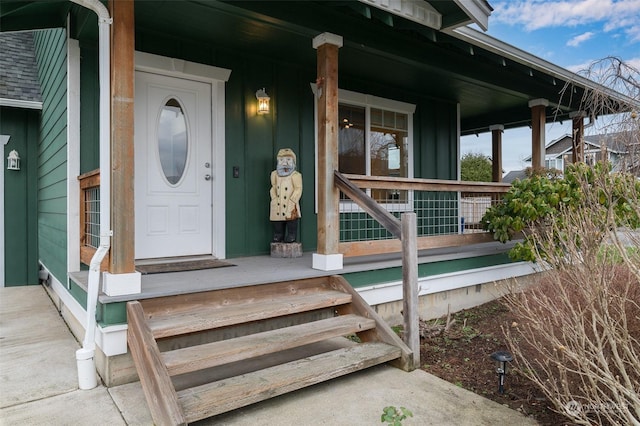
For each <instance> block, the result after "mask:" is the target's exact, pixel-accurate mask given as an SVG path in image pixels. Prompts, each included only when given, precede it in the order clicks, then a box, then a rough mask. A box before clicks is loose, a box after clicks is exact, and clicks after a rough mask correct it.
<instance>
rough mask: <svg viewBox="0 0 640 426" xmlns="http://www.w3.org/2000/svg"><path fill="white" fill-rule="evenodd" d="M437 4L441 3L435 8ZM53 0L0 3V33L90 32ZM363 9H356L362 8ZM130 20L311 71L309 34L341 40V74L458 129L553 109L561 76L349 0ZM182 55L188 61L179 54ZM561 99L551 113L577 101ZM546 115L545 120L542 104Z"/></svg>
mask: <svg viewBox="0 0 640 426" xmlns="http://www.w3.org/2000/svg"><path fill="white" fill-rule="evenodd" d="M432 3H433V5H434V7H436V8H439V11H440V12H441V13H443V20H446V22H454V21H459V20H461V19H462V18H461V15H460V12H461V11H460V10H459V8H457V6H456V3H455V2H453V1H451V2H439V1H434V2H432ZM445 3H446V7H445ZM70 5H71V3H70V2H68V1H63V0H50V1H47V2H42V1H40V2H38V1H24V0H2V2H0V19H1V20H2V30H3V31H9V30H20V29H29V28H42V27H47V26H51V27H55V26H62V25H63V24H64V22H65V19H64V17H65V15H66V13H67V12H68V11H69V10H70V9H71V8H72V7H73V8H75V9H74V11H77V12H79V14H76V16H75V20H74V21H73V24H74V29H75V32H76V33H81V34H83V35H84V36H86V35H87V34H90V32H91V31H95V29H94V28H95V25H88V22H90V21H89V20H90V17H89V15H87V14H86V12H84V11H81V10H79V9H78V6H70ZM363 8H364V9H363ZM135 16H136V18H135V19H136V27H137V30H138V32H140V33H142V34H145V36H153V34H158V35H162V39H163V40H175V42H176V43H178V42H180V41H181V40H192V41H193V43H194V48H197V46H199V45H202V46H208V47H214V48H216V49H220V50H226V51H242V52H246V53H250V54H252V55H254V56H255V57H256V58H264V57H269V58H272V59H274V60H279V61H287V62H291V63H296V64H299V65H301V66H305V67H310V68H311V69H315V66H316V51H315V50H314V49H313V48H312V47H311V40H312V38H313V37H315V36H316V35H318V34H320V33H323V32H332V33H335V34H339V35H341V36H343V38H344V47H343V48H341V49H340V64H339V73H340V78H341V79H348V80H349V81H351V82H361V84H362V85H363V86H365V87H366V86H367V85H370V82H372V81H375V82H376V84H380V85H384V86H388V87H392V88H394V89H396V90H397V91H398V92H400V93H403V94H404V95H403V96H400V97H401V98H406V97H407V96H411V94H414V93H415V94H420V95H422V96H429V97H433V98H437V99H442V100H446V101H455V102H459V103H460V110H461V126H462V133H463V134H471V133H476V132H484V131H487V130H488V127H489V126H490V125H492V124H504V125H505V127H507V128H509V127H520V126H524V125H527V124H528V123H529V121H530V119H531V111H530V109H529V107H528V106H527V102H528V101H529V100H530V99H535V98H546V99H548V100H549V101H550V104H551V105H552V106H557V103H558V100H559V92H560V90H561V89H562V87H563V85H564V83H565V82H564V81H562V80H560V79H559V78H557V77H556V78H555V80H554V77H553V76H552V75H550V74H548V73H544V72H542V71H539V70H536V69H532V68H531V67H530V66H528V65H526V64H522V63H518V62H516V61H514V60H511V59H509V58H505V57H503V56H501V55H500V54H497V53H494V52H490V51H488V50H485V49H482V48H480V47H479V46H474V45H472V44H470V43H469V42H467V41H463V40H461V39H460V38H459V37H455V36H453V35H451V34H447V33H443V32H439V31H435V30H432V29H430V28H427V27H424V26H421V25H419V24H417V23H415V22H412V21H409V20H405V19H403V18H400V17H398V16H392V15H389V14H386V12H384V11H382V10H380V9H375V10H374V9H369V10H368V9H366V5H364V4H363V3H361V2H358V1H275V2H272V1H242V2H238V1H214V0H183V1H179V2H178V1H166V0H159V1H154V0H147V1H136V4H135ZM186 59H188V58H186ZM581 97H582V89H581V88H580V87H578V90H577V93H575V94H574V96H573V104H572V105H566V104H563V106H562V108H561V111H560V114H559V115H557V116H555V119H559V120H560V119H566V118H567V117H566V116H567V114H568V112H569V111H570V110H575V109H578V108H579V104H578V102H579V100H580V98H581ZM547 111H548V117H547V120H548V121H551V120H553V119H554V111H552V108H548V109H547Z"/></svg>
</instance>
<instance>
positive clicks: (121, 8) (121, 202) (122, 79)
mask: <svg viewBox="0 0 640 426" xmlns="http://www.w3.org/2000/svg"><path fill="white" fill-rule="evenodd" d="M133 6H134V2H133V0H117V1H116V0H110V1H109V13H110V14H111V17H112V19H113V24H112V25H111V170H109V171H107V170H104V171H102V173H111V229H112V231H113V236H112V238H111V250H110V263H109V274H107V275H108V277H107V278H105V283H104V288H103V290H104V291H105V293H107V294H110V295H116V294H133V293H139V292H140V277H139V274H138V273H136V272H135V265H134V258H135V251H134V241H135V238H134V237H135V232H134V198H133V183H134V182H133V179H134V174H133V173H134V155H133V123H134V117H133V98H134V87H133V84H134V49H135V47H134V41H135V37H134V29H135V26H134V8H133Z"/></svg>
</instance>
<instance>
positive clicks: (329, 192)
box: [312, 33, 342, 271]
mask: <svg viewBox="0 0 640 426" xmlns="http://www.w3.org/2000/svg"><path fill="white" fill-rule="evenodd" d="M340 47H342V37H341V36H338V35H335V34H330V33H323V34H320V35H318V36H316V37H315V38H314V39H313V48H314V49H317V51H318V53H317V58H318V59H317V60H318V65H317V68H318V79H317V81H316V84H317V92H316V93H317V105H318V108H317V111H318V117H317V122H318V252H317V253H314V254H313V265H312V266H313V268H314V269H320V270H323V271H330V270H337V269H342V254H340V253H339V252H338V243H339V242H340V221H339V219H340V192H339V191H338V188H337V187H336V186H335V185H334V184H333V171H334V170H338V49H339V48H340Z"/></svg>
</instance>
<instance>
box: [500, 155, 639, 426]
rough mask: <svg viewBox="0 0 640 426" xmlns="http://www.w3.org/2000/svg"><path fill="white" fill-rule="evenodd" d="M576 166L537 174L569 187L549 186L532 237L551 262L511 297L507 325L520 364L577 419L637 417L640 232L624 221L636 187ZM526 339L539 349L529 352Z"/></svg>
mask: <svg viewBox="0 0 640 426" xmlns="http://www.w3.org/2000/svg"><path fill="white" fill-rule="evenodd" d="M576 170H578V171H579V173H575V172H574V173H572V174H570V175H568V176H565V178H564V179H563V181H564V182H562V183H557V182H552V183H546V181H543V182H544V184H542V183H541V187H546V185H549V186H554V187H555V188H556V189H558V190H560V191H563V190H566V191H567V192H566V194H570V195H569V197H568V198H569V199H568V200H567V201H566V202H562V203H559V205H558V206H553V205H552V203H550V202H549V199H554V198H552V195H553V193H552V192H543V193H544V194H545V196H546V198H544V200H545V201H544V203H546V205H545V206H543V207H540V209H539V211H540V212H543V213H544V214H541V215H539V216H537V220H532V221H531V222H530V223H529V225H528V228H527V230H526V233H527V240H526V242H527V244H530V250H531V254H532V256H533V257H534V258H535V259H536V260H538V261H540V262H544V263H545V264H547V265H548V266H549V267H550V268H549V270H548V271H547V272H545V274H544V276H543V278H542V280H541V282H540V283H539V284H538V285H537V286H534V287H532V288H531V289H529V290H527V291H524V292H522V293H515V292H514V293H512V294H509V295H507V296H506V297H505V300H506V303H507V305H508V306H509V307H510V309H511V310H512V311H513V312H514V313H515V315H516V316H517V317H518V320H517V324H518V325H517V327H512V328H511V329H509V330H505V334H506V337H507V341H508V344H509V347H510V350H511V351H512V353H513V355H514V357H515V359H516V365H518V366H519V367H520V370H521V372H522V374H524V375H525V376H527V377H528V378H529V379H531V380H532V381H533V382H534V383H536V384H537V385H538V386H539V388H540V389H541V391H542V392H543V393H544V394H545V395H546V396H547V398H548V399H549V400H550V401H551V403H552V405H553V407H554V409H555V410H556V411H558V412H559V413H561V414H563V415H565V416H566V417H568V418H569V419H570V420H571V421H572V422H574V423H576V424H583V425H591V424H594V423H595V424H612V425H614V424H615V425H617V424H633V425H640V340H639V339H640V254H639V251H638V250H637V247H639V246H640V234H639V233H638V232H635V233H634V232H630V231H629V228H628V227H630V226H631V227H637V225H638V216H639V215H640V199H639V194H640V187H639V185H638V183H637V182H636V181H633V180H627V179H625V178H624V177H623V176H612V175H609V174H608V173H605V171H604V170H602V169H600V170H599V169H594V170H593V172H589V171H588V170H586V169H585V168H584V167H578V168H577V169H576ZM528 185H531V184H528ZM556 185H557V186H556ZM530 187H531V186H529V188H530ZM545 191H546V189H545ZM559 197H560V199H562V195H559ZM544 203H542V202H541V205H543V204H544ZM547 207H548V209H547ZM532 216H535V215H532ZM621 225H624V226H626V227H627V228H623V229H621V228H620V226H621ZM524 229H525V228H523V230H524ZM525 346H529V347H532V348H534V350H535V351H536V352H537V356H536V357H534V358H533V359H531V358H524V356H523V352H522V351H521V348H524V347H525Z"/></svg>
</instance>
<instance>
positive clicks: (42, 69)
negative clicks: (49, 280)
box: [35, 29, 67, 282]
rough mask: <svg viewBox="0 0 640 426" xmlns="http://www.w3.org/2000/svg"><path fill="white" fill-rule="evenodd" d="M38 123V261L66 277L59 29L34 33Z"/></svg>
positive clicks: (63, 61)
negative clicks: (39, 103)
mask: <svg viewBox="0 0 640 426" xmlns="http://www.w3.org/2000/svg"><path fill="white" fill-rule="evenodd" d="M35 50H36V59H37V63H38V76H39V79H40V86H41V91H42V120H41V123H40V141H39V144H38V150H37V157H36V158H37V176H38V184H37V191H38V257H39V258H40V260H41V261H42V263H43V264H44V265H45V266H46V267H47V268H48V269H49V271H51V273H52V274H53V275H54V276H55V277H56V278H57V279H58V280H59V281H60V282H66V275H67V217H66V216H67V46H66V33H65V31H64V30H62V29H55V30H46V31H38V32H36V33H35Z"/></svg>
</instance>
